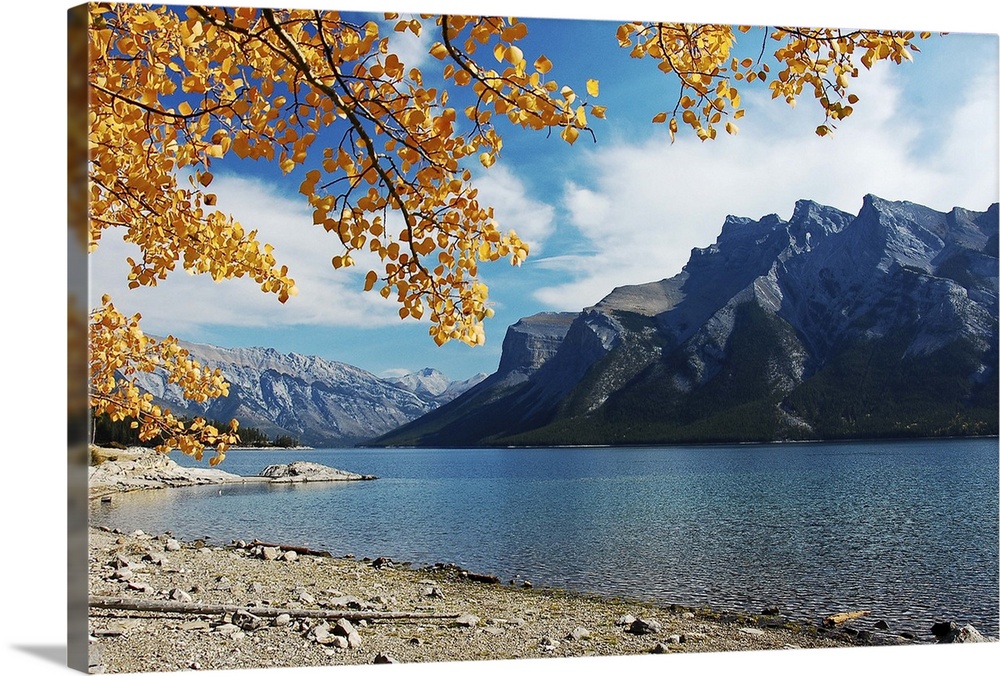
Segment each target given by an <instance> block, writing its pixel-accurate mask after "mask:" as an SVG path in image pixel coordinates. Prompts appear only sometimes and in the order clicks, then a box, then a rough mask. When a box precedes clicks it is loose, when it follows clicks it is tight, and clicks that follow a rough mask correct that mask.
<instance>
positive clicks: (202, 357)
mask: <svg viewBox="0 0 1000 676" xmlns="http://www.w3.org/2000/svg"><path fill="white" fill-rule="evenodd" d="M181 346H182V347H184V348H185V349H187V350H188V351H189V353H190V354H191V356H192V357H193V358H194V359H196V360H198V361H199V362H200V363H201V364H202V365H207V366H210V367H212V368H220V369H221V370H222V372H223V374H224V375H225V377H226V379H227V380H228V381H229V383H230V390H229V396H228V397H225V398H220V399H212V400H209V401H207V402H205V403H204V404H197V403H194V402H191V401H189V400H187V399H184V398H183V396H182V395H181V392H180V389H179V388H178V387H177V386H176V385H170V384H168V383H167V382H166V378H165V375H164V374H163V373H162V372H154V373H148V374H146V373H144V374H140V377H139V378H138V381H139V383H138V384H139V386H140V387H141V388H142V389H144V390H146V391H148V392H150V393H152V394H153V396H155V397H156V398H157V399H158V400H159V401H161V402H163V403H165V404H166V405H168V406H169V407H170V408H171V410H173V411H175V412H178V413H182V414H188V415H200V416H203V417H206V418H209V419H217V420H229V419H231V418H236V419H237V420H239V421H240V422H241V423H242V424H243V425H245V426H251V427H256V428H258V429H260V430H261V431H262V432H264V433H265V434H267V435H268V436H270V437H272V438H273V437H275V436H277V435H283V434H287V435H289V436H291V437H294V438H297V439H299V440H300V442H301V443H303V444H307V445H311V446H320V447H323V446H351V445H354V444H356V443H357V442H359V441H363V440H365V439H370V438H372V437H375V436H378V435H380V434H384V433H386V432H387V431H389V430H391V429H393V428H395V427H398V426H400V425H403V424H405V423H407V422H409V421H411V420H413V419H415V418H417V417H419V416H421V415H423V414H425V413H427V412H429V411H431V410H433V409H434V408H436V407H437V406H438V405H439V404H440V403H441V402H442V401H447V400H448V399H449V398H451V397H454V396H457V394H458V393H460V392H461V391H464V389H463V388H467V386H468V385H470V384H471V382H470V383H452V382H451V381H449V380H448V379H447V378H445V377H444V376H443V375H442V374H440V373H439V372H437V371H433V373H431V372H430V370H428V371H423V372H420V374H410V375H411V376H413V378H410V379H409V380H406V379H405V378H404V379H403V380H404V384H403V385H401V384H399V383H394V382H391V381H388V380H383V379H380V378H377V377H376V376H374V375H372V374H371V373H368V372H367V371H364V370H362V369H360V368H357V367H355V366H351V365H349V364H343V363H340V362H334V361H328V360H326V359H322V358H320V357H314V356H303V355H299V354H295V353H291V354H282V353H280V352H278V351H277V350H274V349H272V348H221V347H214V346H211V345H198V344H193V343H181ZM421 377H423V379H424V380H421ZM424 381H427V382H430V383H431V385H430V386H431V389H435V390H437V391H436V392H433V393H431V392H430V391H428V390H427V382H424ZM472 382H475V381H472ZM406 384H409V385H411V387H407V386H405V385H406ZM418 385H422V386H423V388H422V389H421V387H418Z"/></svg>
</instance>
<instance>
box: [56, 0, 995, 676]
mask: <svg viewBox="0 0 1000 676" xmlns="http://www.w3.org/2000/svg"><path fill="white" fill-rule="evenodd" d="M379 9H380V10H382V9H383V8H379ZM388 9H391V8H388ZM662 14H663V16H652V17H647V18H645V19H636V20H633V19H630V18H629V17H627V16H623V17H621V19H620V20H617V21H609V20H603V19H602V20H588V19H577V18H552V17H550V18H531V17H510V16H486V15H480V14H469V15H443V14H409V13H394V12H391V11H378V12H375V11H371V12H365V11H360V10H357V9H352V10H350V11H347V10H345V11H338V10H337V8H335V7H330V6H327V7H323V8H310V7H308V6H305V7H302V8H265V7H229V6H201V5H156V4H133V3H127V4H117V3H112V4H109V3H90V4H86V5H82V6H80V7H76V8H74V9H72V10H70V17H69V18H70V32H71V38H72V39H74V40H75V42H71V57H70V60H71V69H70V89H71V103H72V102H76V108H75V117H73V115H72V114H71V121H70V130H71V133H70V148H71V156H72V155H73V153H74V152H75V153H77V155H78V156H80V157H82V158H83V161H81V162H78V163H77V165H76V167H75V170H76V171H78V172H79V175H78V176H76V177H75V179H77V180H76V183H75V185H77V186H78V188H77V190H76V192H73V188H72V187H71V206H72V205H73V204H75V205H76V208H75V209H74V213H73V214H71V233H70V235H71V237H75V238H76V239H77V240H78V241H79V242H80V243H81V246H84V247H86V249H87V251H88V253H87V254H86V255H85V256H84V267H85V268H86V269H87V270H88V275H89V285H88V292H87V294H86V298H85V299H83V298H76V300H75V301H74V300H72V299H71V303H72V302H76V303H79V304H85V305H86V310H85V311H84V312H83V313H82V318H81V320H80V321H78V322H77V323H76V324H73V323H72V322H71V334H70V338H71V341H75V344H76V345H77V350H78V354H76V357H75V359H76V361H75V362H74V353H73V352H72V345H73V344H74V343H73V342H71V355H70V356H71V359H70V361H71V368H72V365H73V364H74V363H76V364H78V365H80V366H81V369H80V381H79V387H78V390H79V391H78V392H76V396H75V398H73V397H72V396H71V400H70V401H71V438H77V439H79V441H80V443H79V444H78V446H77V447H76V448H78V450H79V456H80V458H81V459H82V462H81V471H82V468H83V466H85V467H86V474H87V478H86V481H85V483H86V488H87V491H86V492H87V495H86V497H85V498H81V499H80V501H79V502H80V504H79V505H77V507H78V508H77V509H74V508H73V507H72V506H71V511H72V512H74V513H75V514H76V515H77V516H78V517H79V519H80V520H81V523H80V524H79V528H78V529H77V530H76V531H73V530H72V527H71V540H73V539H74V537H77V538H80V540H79V541H78V542H77V543H76V544H77V545H78V546H79V547H80V549H81V550H82V551H81V552H80V553H79V567H78V568H73V567H72V566H71V568H72V570H71V575H72V574H73V573H74V571H75V572H77V573H79V575H80V576H81V578H85V582H83V581H82V579H81V581H80V583H79V584H76V585H74V586H73V589H71V598H70V607H71V612H72V611H73V609H74V608H75V609H76V610H78V611H79V619H80V622H79V625H73V626H71V627H70V633H71V639H70V644H71V646H70V647H71V655H70V661H71V664H73V666H75V667H76V668H78V669H80V670H84V671H89V672H90V673H136V672H170V671H185V670H225V669H256V668H262V667H263V668H267V667H336V666H339V665H360V664H392V663H451V662H459V661H463V662H483V661H497V660H505V661H515V660H526V659H533V660H534V659H539V658H552V659H554V660H555V661H553V662H551V664H552V665H553V666H554V667H555V666H556V665H559V664H560V663H563V662H565V660H559V659H558V658H570V657H600V656H632V655H651V654H655V655H659V656H660V657H658V658H657V659H662V660H664V662H663V664H664V666H663V667H657V668H670V663H669V660H670V659H671V656H675V655H678V654H690V653H720V652H731V651H742V652H750V651H754V652H756V651H787V650H797V651H806V652H809V651H813V650H815V649H822V648H829V649H838V650H856V649H860V648H862V647H878V646H912V647H913V648H912V649H913V650H918V649H920V648H919V647H918V646H924V645H927V644H939V643H955V644H961V643H984V642H994V641H996V640H997V637H998V634H1000V626H998V625H1000V617H998V605H1000V599H998V588H1000V578H998V544H997V543H998V519H997V514H998V443H997V435H998V420H1000V416H998V401H997V397H998V380H997V370H998V363H997V361H998V335H997V332H998V205H997V201H998V188H997V185H998V169H997V150H998V141H997V124H998V121H997V115H998V114H997V108H998V106H997V97H998V69H997V49H998V37H997V35H995V34H974V33H942V32H939V31H934V30H918V29H913V30H910V29H908V28H906V27H905V26H903V27H902V28H900V27H896V28H889V29H887V28H882V29H879V28H857V27H801V26H793V25H783V24H781V23H780V22H779V23H778V24H776V25H730V24H714V23H673V22H671V17H670V16H669V11H668V9H663V10H662ZM917 28H919V27H917ZM932 28H933V27H932ZM73 50H76V51H73ZM74 97H75V98H74ZM74 124H76V125H77V126H74ZM72 171H74V168H73V166H72V165H71V172H72ZM84 172H86V173H85V174H84ZM71 178H73V177H71ZM73 200H75V202H74V201H73ZM84 363H85V364H86V368H85V369H84V368H82V365H83V364H84ZM84 370H85V371H86V373H85V374H84V373H83V371H84ZM84 393H85V394H84ZM71 394H72V393H71ZM74 402H77V403H78V404H79V406H78V407H77V408H76V409H74V408H73V406H74ZM74 435H75V437H74ZM84 503H85V504H84ZM74 533H75V535H74ZM84 533H85V534H86V535H85V539H86V542H83V541H82V539H83V538H84V535H83V534H84ZM71 544H72V543H71ZM74 632H75V633H74ZM954 650H955V651H956V659H962V653H961V651H962V650H968V648H965V647H955V648H954ZM510 664H511V666H512V667H514V668H517V664H518V663H517V662H511V663H510Z"/></svg>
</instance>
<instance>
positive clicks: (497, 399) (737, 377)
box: [374, 195, 998, 446]
mask: <svg viewBox="0 0 1000 676" xmlns="http://www.w3.org/2000/svg"><path fill="white" fill-rule="evenodd" d="M997 222H998V218H997V205H996V204H994V205H992V206H991V207H990V208H989V209H988V210H987V211H985V212H974V211H969V210H966V209H961V208H955V209H952V210H951V211H949V212H947V213H942V212H937V211H934V210H932V209H929V208H927V207H924V206H920V205H917V204H913V203H910V202H890V201H887V200H883V199H880V198H878V197H875V196H873V195H868V196H866V197H865V198H864V201H863V206H862V208H861V210H860V212H859V213H858V214H857V215H852V214H849V213H846V212H843V211H840V210H838V209H834V208H831V207H827V206H823V205H820V204H817V203H815V202H811V201H806V200H802V201H799V202H797V203H796V205H795V209H794V212H793V214H792V216H791V218H790V220H788V221H787V222H786V221H784V220H783V219H781V218H779V217H778V216H776V215H773V214H772V215H768V216H765V217H764V218H761V219H760V220H756V221H755V220H752V219H749V218H740V217H735V216H730V217H728V218H727V219H726V221H725V223H724V224H723V226H722V231H721V233H720V235H719V236H718V238H717V240H716V242H715V243H714V244H713V245H711V246H709V247H706V248H703V249H694V250H693V251H692V252H691V257H690V259H689V261H688V263H687V265H685V266H684V268H683V270H682V271H681V272H680V273H679V274H677V275H676V276H674V277H671V278H669V279H664V280H661V281H658V282H652V283H648V284H641V285H635V286H626V287H621V288H617V289H615V290H614V291H612V292H611V293H610V294H609V295H608V296H607V297H605V298H604V299H603V300H601V301H600V302H599V303H597V304H596V305H595V306H593V307H590V308H586V309H584V310H583V311H581V312H579V313H567V314H542V315H536V316H534V317H527V318H525V319H522V320H520V321H519V322H518V323H517V324H515V325H513V326H511V327H510V329H508V332H507V336H506V338H505V339H504V345H503V356H502V358H501V362H500V368H499V370H498V371H497V373H494V374H493V375H491V376H489V377H488V378H486V379H485V380H484V381H483V382H481V383H479V385H477V386H475V387H473V388H471V389H470V390H469V391H468V392H466V393H465V394H464V395H462V396H460V397H458V398H456V399H455V400H453V401H452V402H450V403H448V404H446V405H444V406H442V407H440V408H438V409H436V410H435V411H433V412H431V413H429V414H427V415H425V416H423V417H421V418H419V419H418V420H416V421H414V422H412V423H409V424H407V425H404V426H403V427H401V428H400V429H398V430H395V431H393V432H391V433H389V434H387V435H385V436H383V437H381V438H380V439H378V440H376V441H375V442H374V443H375V444H379V445H436V446H475V445H506V444H513V445H521V444H525V445H531V444H545V445H549V444H632V443H680V442H730V441H771V440H786V439H843V438H861V437H889V436H892V437H896V436H933V435H960V434H997V428H998V406H997V404H998V401H997V390H998V381H997V352H998V350H997V325H998V322H997V296H998V265H997V249H998V235H997V231H998V227H997Z"/></svg>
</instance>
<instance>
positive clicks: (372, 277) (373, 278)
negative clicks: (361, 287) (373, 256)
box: [365, 270, 378, 291]
mask: <svg viewBox="0 0 1000 676" xmlns="http://www.w3.org/2000/svg"><path fill="white" fill-rule="evenodd" d="M377 281H378V274H377V273H376V272H375V271H374V270H369V271H368V274H367V275H366V276H365V291H371V290H372V287H374V286H375V282H377Z"/></svg>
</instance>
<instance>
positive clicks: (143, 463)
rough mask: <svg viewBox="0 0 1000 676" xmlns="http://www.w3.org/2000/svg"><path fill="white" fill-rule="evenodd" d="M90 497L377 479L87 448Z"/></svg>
mask: <svg viewBox="0 0 1000 676" xmlns="http://www.w3.org/2000/svg"><path fill="white" fill-rule="evenodd" d="M90 458H91V463H90V468H89V471H90V474H89V478H88V485H89V494H90V498H91V499H94V498H103V497H106V496H110V495H112V494H114V493H124V492H128V491H136V490H148V489H155V488H172V487H178V486H203V485H208V484H233V483H255V482H256V483H265V482H268V483H293V482H295V483H299V482H307V481H308V482H315V481H370V480H372V479H377V478H378V477H376V476H374V475H371V474H355V473H353V472H347V471H344V470H341V469H336V468H334V467H327V466H326V465H320V464H318V463H315V462H302V461H299V462H292V463H289V464H287V465H270V466H268V467H266V468H264V470H263V471H262V472H261V473H260V475H259V476H240V475H239V474H232V473H230V472H226V471H223V470H220V469H215V468H209V467H182V466H180V465H178V464H177V463H176V462H175V461H174V460H172V459H171V458H170V456H168V455H165V454H163V453H159V452H157V451H155V450H154V449H151V448H143V447H140V446H131V447H129V448H126V449H123V450H116V449H108V448H100V447H97V446H92V447H91V449H90Z"/></svg>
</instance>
